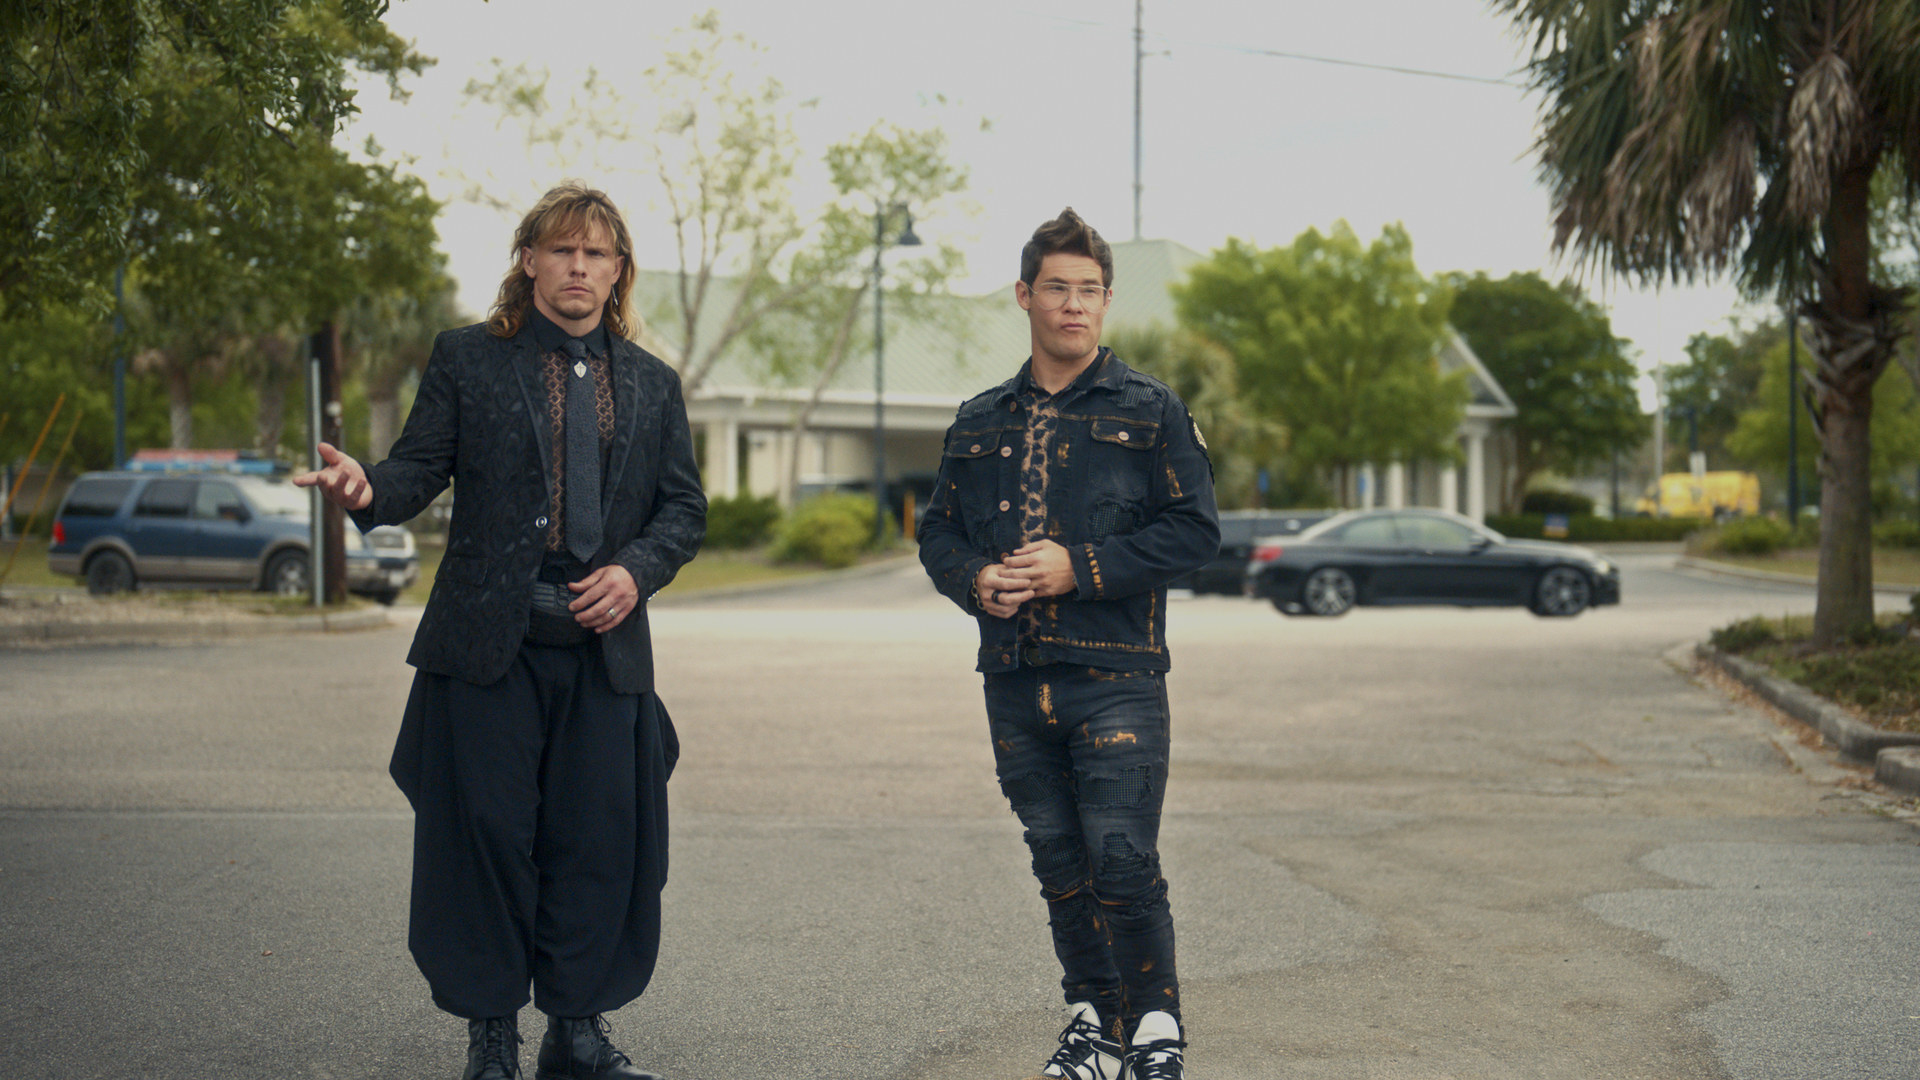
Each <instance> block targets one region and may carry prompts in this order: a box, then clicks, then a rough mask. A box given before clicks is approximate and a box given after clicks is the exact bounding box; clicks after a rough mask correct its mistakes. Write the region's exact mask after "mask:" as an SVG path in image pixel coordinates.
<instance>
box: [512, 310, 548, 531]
mask: <svg viewBox="0 0 1920 1080" xmlns="http://www.w3.org/2000/svg"><path fill="white" fill-rule="evenodd" d="M506 349H507V366H508V367H509V368H510V369H511V371H512V378H513V380H514V382H516V383H517V384H519V387H520V399H521V401H523V402H525V404H526V412H525V414H524V415H525V416H526V418H527V422H528V423H530V424H532V425H533V444H534V445H535V446H537V447H539V448H540V483H541V485H542V486H544V487H545V488H546V490H547V505H549V506H551V505H552V504H553V447H551V446H549V445H548V441H549V434H550V433H549V431H548V430H547V429H548V419H547V381H546V376H545V374H544V373H543V372H542V371H541V370H540V346H539V345H538V344H537V343H535V341H534V340H533V332H532V331H530V330H528V329H526V328H525V327H521V329H520V332H519V333H518V334H515V335H514V336H513V338H512V339H511V340H509V341H507V342H506Z"/></svg>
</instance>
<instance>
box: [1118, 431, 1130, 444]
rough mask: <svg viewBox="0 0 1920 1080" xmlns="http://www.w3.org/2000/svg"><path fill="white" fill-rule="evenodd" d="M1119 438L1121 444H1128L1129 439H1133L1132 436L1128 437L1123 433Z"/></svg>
mask: <svg viewBox="0 0 1920 1080" xmlns="http://www.w3.org/2000/svg"><path fill="white" fill-rule="evenodd" d="M1118 438H1119V439H1120V441H1121V442H1126V441H1127V440H1128V439H1129V438H1132V436H1130V435H1128V434H1127V433H1126V432H1124V431H1123V432H1121V433H1120V434H1119V436H1118Z"/></svg>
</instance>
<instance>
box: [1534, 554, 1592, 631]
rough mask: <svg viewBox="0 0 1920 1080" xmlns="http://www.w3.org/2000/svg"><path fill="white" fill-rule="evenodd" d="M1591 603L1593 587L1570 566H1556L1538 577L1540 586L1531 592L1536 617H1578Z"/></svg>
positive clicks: (1582, 575) (1585, 577) (1584, 576)
mask: <svg viewBox="0 0 1920 1080" xmlns="http://www.w3.org/2000/svg"><path fill="white" fill-rule="evenodd" d="M1592 601H1593V586H1592V584H1590V583H1589V582H1588V581H1587V575H1585V574H1583V573H1581V572H1580V571H1578V570H1575V569H1574V568H1573V567H1571V566H1556V567H1554V568H1553V569H1551V570H1548V571H1547V572H1546V573H1544V574H1541V575H1540V584H1539V585H1538V586H1536V587H1535V589H1534V591H1533V611H1534V614H1536V615H1547V616H1552V617H1556V618H1564V617H1566V616H1571V615H1578V614H1580V613H1581V612H1583V611H1585V610H1587V605H1588V604H1589V603H1591V602H1592Z"/></svg>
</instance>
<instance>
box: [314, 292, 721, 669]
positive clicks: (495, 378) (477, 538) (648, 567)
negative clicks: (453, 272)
mask: <svg viewBox="0 0 1920 1080" xmlns="http://www.w3.org/2000/svg"><path fill="white" fill-rule="evenodd" d="M608 339H609V341H610V342H611V343H612V345H611V350H610V351H611V354H612V355H611V357H610V363H609V365H608V367H609V370H610V371H611V372H612V374H613V404H614V428H613V441H612V443H611V445H610V446H609V447H608V453H607V470H606V473H605V476H604V478H603V481H602V484H601V512H602V514H603V515H604V518H603V520H604V522H605V527H604V530H603V534H602V535H603V538H602V540H601V545H600V550H599V551H597V552H595V553H594V556H593V559H592V565H593V567H594V568H595V569H598V568H600V567H602V566H605V565H607V564H608V563H619V564H620V565H621V566H624V567H626V569H627V572H628V573H630V574H632V575H633V580H634V582H635V583H636V584H638V585H639V587H640V597H641V601H640V604H639V606H638V608H637V609H636V610H635V611H634V612H633V613H632V614H631V615H629V616H628V617H627V618H626V619H625V620H624V621H623V622H621V624H620V625H619V626H617V627H615V628H614V629H612V630H609V631H608V632H606V633H605V634H602V635H600V644H601V648H602V649H603V650H604V651H605V655H606V660H607V672H608V675H609V676H610V677H611V681H612V683H613V688H614V689H615V690H616V691H618V692H620V693H623V694H632V693H643V692H647V691H651V690H652V689H653V643H652V637H651V635H650V633H649V631H648V628H647V606H646V601H647V598H649V597H651V596H652V595H653V594H654V593H656V592H658V591H659V590H660V589H661V587H663V586H665V585H666V584H667V583H668V582H670V581H672V580H673V575H674V574H675V573H677V572H678V571H679V569H680V567H681V566H683V565H685V564H686V562H687V561H688V560H689V559H692V558H693V556H694V553H695V552H697V551H698V550H699V549H700V541H701V539H702V537H704V536H705V535H706V513H707V500H706V496H705V495H704V494H702V492H701V488H700V472H699V467H698V466H697V465H696V464H695V462H694V456H693V437H692V435H691V433H690V432H689V430H688V427H687V410H686V405H685V403H684V402H683V401H682V400H681V397H680V377H679V375H678V374H676V373H675V372H674V370H673V369H672V368H670V367H668V366H667V365H666V364H665V363H664V362H663V361H661V360H660V359H659V358H658V357H655V356H653V355H652V354H651V353H648V352H647V351H646V350H644V349H642V348H640V347H639V346H638V345H635V344H634V343H632V342H630V341H627V340H625V339H623V338H620V337H618V336H615V335H613V334H609V335H608ZM540 364H541V356H540V346H539V345H538V344H537V343H536V342H535V341H534V336H533V332H532V331H531V330H529V329H527V328H525V327H523V328H522V329H521V331H520V333H519V334H518V335H516V336H514V337H512V338H505V339H503V338H498V337H495V336H493V335H492V334H490V333H488V332H487V328H486V327H485V326H484V325H474V326H463V327H461V328H459V329H457V330H448V331H446V332H445V333H443V334H441V335H440V336H439V337H438V338H436V339H435V340H434V343H433V354H432V356H431V357H429V359H428V360H427V370H426V374H425V375H423V376H422V377H421V380H420V391H419V394H418V395H417V396H416V397H415V399H414V403H413V411H412V412H411V413H410V414H408V416H407V424H406V427H405V429H404V430H402V432H401V434H400V438H399V440H398V441H396V442H395V443H394V444H393V450H392V452H391V453H390V454H389V455H388V457H387V459H386V460H385V461H382V462H381V463H379V464H378V465H375V466H373V467H372V468H370V469H368V470H367V476H368V479H369V480H370V481H371V482H372V485H373V501H372V502H371V503H369V504H368V505H367V507H366V508H365V509H364V510H358V511H354V512H353V515H352V516H353V519H354V521H355V522H356V523H357V524H358V525H359V526H360V527H361V528H362V529H370V528H373V527H374V526H376V525H386V524H392V523H396V522H402V521H407V520H409V519H411V518H412V517H413V516H414V515H416V514H418V513H420V511H422V510H424V509H425V508H426V506H427V504H428V503H430V502H432V501H433V499H434V497H435V496H436V495H439V494H440V492H441V491H443V490H445V488H446V486H447V484H448V483H449V482H451V483H452V484H453V492H454V500H453V521H452V523H451V525H450V526H449V529H448V533H447V552H446V557H445V558H443V559H442V560H441V562H440V571H439V573H438V574H437V575H436V576H435V578H434V582H433V592H432V595H431V596H430V597H429V598H428V600H427V609H426V612H425V613H424V614H423V615H422V616H421V619H420V629H419V632H418V633H417V634H415V635H414V639H413V649H412V651H411V652H409V653H408V655H407V662H408V663H409V664H412V665H413V666H414V667H417V668H419V669H421V670H422V671H431V672H436V673H439V674H444V675H451V676H453V677H455V678H458V679H462V680H465V681H466V682H470V683H474V684H476V685H480V686H485V685H487V684H489V683H492V682H495V681H497V680H498V679H499V678H500V677H501V676H502V675H504V674H506V671H507V668H508V667H509V666H510V665H511V664H512V663H513V658H514V655H515V654H516V653H517V652H518V650H519V648H520V642H521V639H522V638H524V637H525V636H526V632H527V621H528V613H529V610H530V604H531V597H532V591H533V582H534V579H535V577H536V576H537V575H538V573H539V570H540V563H541V560H542V559H543V557H544V556H545V554H546V538H547V526H548V521H547V515H548V513H549V508H550V507H551V505H552V498H551V493H550V492H549V491H548V487H549V484H550V483H551V469H549V468H548V462H549V461H550V460H551V457H550V455H549V447H548V445H547V443H548V440H549V439H550V438H551V435H550V433H549V429H548V421H547V416H546V400H547V397H546V393H547V392H546V387H545V383H544V382H543V381H542V376H541V368H540Z"/></svg>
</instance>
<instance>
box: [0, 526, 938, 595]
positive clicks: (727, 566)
mask: <svg viewBox="0 0 1920 1080" xmlns="http://www.w3.org/2000/svg"><path fill="white" fill-rule="evenodd" d="M415 540H416V542H417V543H418V545H419V548H420V580H419V581H416V582H414V584H413V586H412V587H411V588H409V589H408V590H407V591H406V592H404V593H401V594H400V599H401V601H402V602H403V603H410V604H424V603H426V602H427V595H428V594H429V593H431V592H432V591H433V575H434V574H435V573H437V572H439V569H440V557H441V556H442V555H444V554H445V553H446V545H445V543H444V542H443V541H441V540H440V539H439V538H438V537H433V538H428V537H416V538H415ZM899 550H904V549H901V548H896V549H893V550H891V551H889V552H887V553H884V554H883V555H879V556H869V558H879V557H885V555H890V554H894V553H897V552H898V551H899ZM22 557H23V558H24V556H22ZM43 561H44V560H43ZM821 569H822V568H821V567H819V566H817V565H814V564H811V563H776V562H774V561H773V560H772V559H771V558H769V557H768V555H767V551H766V548H765V547H759V548H748V549H745V550H731V549H727V548H703V549H702V550H701V552H700V554H698V555H696V556H694V559H693V561H692V562H690V563H688V564H687V565H685V566H683V567H681V568H680V572H679V573H678V574H676V575H674V579H673V583H672V584H670V585H668V586H667V587H666V588H664V589H662V590H660V591H661V593H662V594H663V595H673V596H684V595H686V594H688V593H692V592H698V591H700V590H702V589H721V588H729V587H735V586H742V585H755V584H760V583H762V582H771V581H781V580H783V579H786V578H793V577H800V576H802V575H805V574H817V573H819V572H820V571H821Z"/></svg>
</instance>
